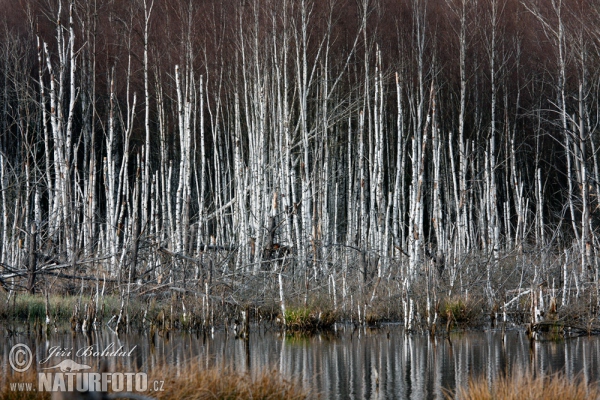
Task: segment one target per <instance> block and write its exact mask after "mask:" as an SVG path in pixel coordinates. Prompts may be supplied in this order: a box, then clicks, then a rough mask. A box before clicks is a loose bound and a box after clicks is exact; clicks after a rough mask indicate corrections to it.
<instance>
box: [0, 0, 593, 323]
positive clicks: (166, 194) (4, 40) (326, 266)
mask: <svg viewBox="0 0 600 400" xmlns="http://www.w3.org/2000/svg"><path fill="white" fill-rule="evenodd" d="M0 5H1V6H2V9H3V17H2V35H1V36H0V42H1V43H0V52H1V53H0V107H1V108H2V113H1V116H2V117H1V122H0V123H1V127H0V129H1V140H0V180H1V184H2V191H1V199H0V202H1V204H0V209H1V210H2V214H1V219H2V224H1V228H0V229H1V231H0V260H1V262H2V268H3V269H2V271H3V275H1V276H2V286H3V287H5V288H18V287H19V285H22V287H23V286H25V287H27V288H28V289H29V290H30V291H35V290H36V287H38V290H39V286H36V285H40V284H41V283H40V282H39V280H38V281H37V282H36V280H35V275H36V274H37V273H38V272H39V273H41V272H44V273H46V275H44V276H48V274H50V271H52V268H58V267H59V266H61V265H72V266H73V269H72V270H70V271H71V272H70V273H72V274H74V276H80V275H82V276H87V277H90V276H105V277H107V278H109V277H113V278H114V279H117V277H119V278H118V279H121V278H122V277H125V278H124V279H126V280H128V281H130V282H135V281H137V280H140V282H155V283H156V282H157V283H161V282H167V281H170V282H177V281H183V282H185V281H186V280H194V279H196V280H198V279H200V280H202V279H205V280H206V279H217V277H221V279H223V282H224V281H225V278H226V277H229V278H227V279H229V280H228V281H227V282H229V283H231V282H233V281H234V280H235V279H242V278H241V277H243V276H254V275H256V274H267V276H269V277H270V278H269V279H272V280H273V282H276V281H277V277H278V276H279V286H280V288H283V287H284V286H285V283H282V281H283V282H288V281H289V280H294V279H297V280H299V279H301V280H302V285H303V286H302V287H304V285H306V291H307V292H308V287H309V286H311V287H314V286H315V285H325V286H326V285H330V286H331V285H333V290H334V291H335V285H336V283H337V284H338V285H342V283H341V282H342V279H343V290H344V296H346V290H347V286H346V283H347V282H346V279H349V280H352V279H354V280H355V281H357V282H361V286H360V287H361V288H363V286H362V285H363V283H364V284H365V285H367V286H368V285H371V286H368V287H371V289H370V290H371V291H372V296H371V301H372V300H373V298H375V297H376V296H377V293H376V292H377V285H379V282H380V281H386V282H388V283H389V282H396V283H395V284H391V286H389V287H390V288H394V287H396V289H395V290H396V291H397V294H398V296H404V297H403V298H404V299H408V298H409V297H410V296H409V294H410V293H411V292H412V291H414V290H415V289H414V288H415V287H416V286H414V285H416V284H417V283H419V282H425V281H426V282H427V285H426V288H427V290H428V291H427V296H428V297H427V299H428V305H429V302H430V301H429V300H430V298H429V295H430V292H429V290H430V289H431V290H432V292H431V293H432V294H431V296H434V294H435V290H433V289H432V288H433V287H434V286H435V285H436V283H435V282H438V279H440V278H441V279H442V281H443V282H446V283H447V284H448V286H449V288H450V289H449V290H450V293H452V291H454V292H460V291H461V290H462V291H463V292H466V291H467V290H468V289H467V288H463V287H462V286H460V285H462V284H463V282H464V281H465V280H468V279H471V278H472V276H473V274H479V273H481V275H478V279H480V280H479V281H478V282H481V283H482V284H483V286H485V287H484V289H483V293H485V295H486V297H487V298H488V299H490V302H491V301H492V300H493V299H495V298H497V296H504V295H505V294H504V293H505V291H506V290H508V289H516V285H517V284H518V285H520V284H521V283H523V282H525V283H526V284H530V283H536V284H537V283H540V282H541V281H543V280H544V279H546V278H545V276H543V273H542V272H543V271H545V270H543V268H544V266H543V264H544V263H546V262H548V263H549V262H550V261H548V260H551V259H552V260H553V261H552V262H554V263H558V264H556V265H559V270H560V268H561V265H564V274H563V273H562V272H559V273H558V274H557V275H556V276H557V281H556V285H557V286H558V285H559V281H560V282H561V285H563V284H564V288H565V289H564V290H567V283H568V282H575V283H576V284H578V285H579V284H585V283H586V282H588V283H589V282H591V281H592V280H594V279H595V278H596V276H597V274H598V254H597V249H599V242H598V235H597V233H598V227H599V225H598V222H599V219H598V217H599V214H598V207H599V206H600V202H599V199H600V166H599V165H598V148H599V146H600V136H599V134H598V133H599V131H598V123H599V121H600V103H599V100H600V96H599V94H600V92H599V90H600V60H599V49H600V28H599V27H598V23H597V22H598V21H600V1H598V0H585V1H584V0H562V1H561V0H551V1H550V0H522V1H517V0H489V1H488V0H486V1H483V0H479V1H477V0H435V1H434V0H430V1H420V0H396V1H390V0H379V1H377V0H339V1H335V0H325V1H320V0H319V1H317V0H314V1H310V0H245V1H233V0H227V1H221V0H206V1H191V0H190V1H183V0H175V1H173V0H169V1H166V0H130V1H114V0H90V1H88V0H86V1H83V0H72V1H67V0H22V1H19V2H15V1H8V0H4V1H0ZM532 254H535V256H533V255H532ZM527 255H529V256H527ZM511 257H513V258H511ZM526 257H529V258H527V260H529V261H523V260H525V258H526ZM506 260H508V261H506ZM518 260H520V261H518ZM540 260H542V261H540ZM557 260H558V261H557ZM561 260H562V261H561ZM517 262H522V263H529V264H528V265H531V269H523V270H522V271H521V272H523V273H521V272H519V274H517V275H518V276H517V278H520V279H521V280H520V281H519V279H517V280H516V282H517V284H515V286H514V287H506V285H504V286H502V285H503V284H504V282H505V281H504V280H503V279H504V277H502V276H498V271H500V270H502V271H505V272H506V271H508V272H506V273H507V274H508V273H509V272H510V271H511V268H512V269H514V268H516V265H517ZM507 264H508V266H507ZM534 264H535V265H534ZM477 266H481V267H482V268H481V269H478V268H477ZM538 266H540V268H542V269H540V270H539V271H540V272H539V273H538V269H537V268H538ZM20 271H28V275H27V274H25V275H24V274H23V273H21V272H20ZM232 274H233V275H232ZM236 274H237V275H236ZM26 275H27V276H28V277H29V278H28V279H24V280H23V281H20V280H18V279H16V280H15V278H18V277H21V276H26ZM231 276H233V277H234V278H231ZM207 277H208V278H207ZM236 277H237V278H236ZM563 278H564V279H563ZM194 282H197V281H194ZM239 282H242V281H239ZM432 282H433V283H432ZM548 284H550V282H548ZM275 285H276V284H275ZM348 285H349V284H348ZM394 285H395V286H394ZM367 286H364V287H367ZM348 287H350V286H348ZM423 287H425V286H423ZM338 288H339V286H338ZM338 290H342V289H341V288H339V289H338ZM348 290H350V289H348ZM390 290H391V289H390ZM578 293H579V286H578ZM280 294H281V299H282V301H283V289H282V290H281V293H280ZM348 295H349V294H348ZM369 295H370V294H369ZM565 296H566V294H565ZM407 301H408V300H407ZM406 304H408V303H405V306H406V307H407V308H405V310H406V311H407V312H409V307H408V306H407V305H406ZM410 307H412V303H411V306H410ZM410 310H412V308H410Z"/></svg>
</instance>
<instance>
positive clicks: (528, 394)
mask: <svg viewBox="0 0 600 400" xmlns="http://www.w3.org/2000/svg"><path fill="white" fill-rule="evenodd" d="M447 398H448V399H452V398H456V399H461V400H588V399H600V388H599V387H598V385H597V384H590V385H588V384H586V383H584V382H583V381H581V380H580V379H575V380H572V379H569V378H567V377H565V376H564V374H560V373H558V374H553V375H547V376H537V377H534V376H533V375H532V374H523V373H516V374H513V375H512V376H509V377H501V378H498V379H497V380H496V381H494V382H493V383H492V384H489V382H488V381H487V380H486V379H485V377H481V378H479V379H475V380H470V381H469V384H468V385H467V386H466V387H461V388H458V389H457V390H456V393H454V394H450V395H448V396H447Z"/></svg>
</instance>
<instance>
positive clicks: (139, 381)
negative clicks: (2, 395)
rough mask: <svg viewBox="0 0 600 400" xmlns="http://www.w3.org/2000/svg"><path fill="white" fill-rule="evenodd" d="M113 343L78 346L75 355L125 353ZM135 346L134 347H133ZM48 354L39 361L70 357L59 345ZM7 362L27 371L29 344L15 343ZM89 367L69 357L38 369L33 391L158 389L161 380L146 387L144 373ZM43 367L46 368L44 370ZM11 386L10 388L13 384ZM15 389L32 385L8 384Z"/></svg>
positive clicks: (69, 352)
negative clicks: (78, 348) (94, 369)
mask: <svg viewBox="0 0 600 400" xmlns="http://www.w3.org/2000/svg"><path fill="white" fill-rule="evenodd" d="M113 347H114V344H111V345H109V346H108V347H107V348H106V349H104V350H102V351H100V350H94V349H92V346H90V347H87V348H84V349H80V350H78V351H77V352H76V354H77V355H79V354H85V355H95V356H108V357H110V356H113V357H115V356H120V357H122V356H126V355H131V352H132V351H133V349H132V350H130V351H129V352H125V351H123V350H122V347H119V348H118V349H117V350H112V351H111V348H113ZM134 348H135V347H134ZM49 353H50V355H49V356H48V357H46V358H45V359H43V360H42V361H40V364H44V363H46V362H48V360H49V359H50V357H52V356H71V354H72V352H71V351H65V350H61V349H60V348H59V347H51V348H50V349H49ZM9 362H10V366H11V367H12V369H13V370H14V371H16V372H25V371H27V370H28V369H29V368H30V367H31V365H32V363H33V355H32V353H31V349H30V348H29V346H27V345H26V344H23V343H19V344H16V345H14V346H13V347H12V349H11V350H10V353H9ZM91 368H92V367H91V366H89V365H87V364H80V363H78V362H76V361H74V360H72V359H69V358H67V359H64V360H62V361H61V362H59V363H58V364H56V365H52V366H49V367H44V368H40V369H41V370H44V372H38V374H37V378H38V379H37V380H38V382H37V391H40V392H41V391H46V392H76V391H77V392H109V391H110V392H146V391H162V390H164V389H163V383H164V381H154V382H152V384H151V385H150V387H149V386H148V375H147V374H146V373H144V372H87V370H89V369H91ZM45 370H48V372H46V371H45ZM13 386H14V387H13ZM11 389H12V390H15V391H32V390H33V385H32V384H31V382H28V383H15V385H11Z"/></svg>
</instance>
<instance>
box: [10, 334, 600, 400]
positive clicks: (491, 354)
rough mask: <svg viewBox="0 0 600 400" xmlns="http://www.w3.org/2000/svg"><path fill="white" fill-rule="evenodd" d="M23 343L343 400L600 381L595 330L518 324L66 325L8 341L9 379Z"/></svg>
mask: <svg viewBox="0 0 600 400" xmlns="http://www.w3.org/2000/svg"><path fill="white" fill-rule="evenodd" d="M18 343H25V344H27V345H28V346H29V347H30V348H31V349H32V352H33V354H34V358H35V361H34V362H35V364H36V365H37V367H38V369H40V368H45V367H48V366H54V365H56V364H58V363H59V362H60V361H62V360H63V359H65V358H71V359H73V360H75V361H76V362H78V363H81V364H87V365H91V366H92V368H98V367H99V365H100V362H102V361H103V360H104V362H107V364H108V367H109V369H110V370H117V371H139V370H151V369H153V368H155V367H157V366H159V365H161V364H163V363H165V362H166V363H170V364H172V365H174V366H176V368H182V367H183V366H184V365H186V363H199V364H200V366H202V367H204V368H210V367H214V366H218V367H224V366H228V367H229V368H232V369H234V370H236V371H240V372H245V371H252V372H254V373H255V372H257V371H262V370H264V369H277V370H279V371H280V372H281V373H282V374H283V375H284V376H287V377H294V378H296V379H298V380H299V381H300V382H301V384H302V386H303V387H304V388H305V389H306V390H308V391H310V392H311V393H313V394H314V395H315V396H316V395H320V396H321V397H322V398H338V399H387V398H397V399H426V398H432V399H442V398H444V393H446V392H447V391H448V390H452V389H454V388H455V387H456V386H457V385H464V384H466V383H467V381H468V379H469V377H473V376H480V375H485V376H486V377H487V378H488V379H493V378H495V377H496V376H498V375H499V374H503V373H506V372H511V371H512V370H521V371H532V372H534V373H535V374H548V373H552V372H555V371H558V370H564V372H565V374H566V375H567V376H568V377H571V378H572V377H575V376H576V375H580V376H581V378H582V379H584V380H585V381H586V382H593V381H596V380H597V379H598V377H599V374H600V339H598V338H597V337H591V338H588V337H583V338H576V339H571V340H567V341H562V342H535V343H533V344H530V342H529V340H528V339H527V337H526V336H525V334H524V333H523V332H520V331H508V332H506V334H505V335H504V336H503V334H502V333H501V332H499V331H487V332H467V333H460V334H454V335H453V336H452V337H451V342H450V341H448V340H446V339H442V338H437V339H433V340H432V339H430V338H429V337H426V336H417V335H412V336H405V335H404V333H403V331H402V329H401V328H400V327H397V326H393V325H389V326H384V327H383V328H382V329H379V330H368V329H358V330H355V329H353V328H352V327H340V328H339V329H338V331H337V332H336V333H335V334H329V335H324V334H322V335H316V336H314V337H310V338H306V337H295V336H288V337H282V336H281V335H280V334H279V333H278V332H277V331H276V330H274V329H272V328H269V327H267V326H261V327H255V328H254V329H253V330H252V333H251V335H250V340H249V342H248V344H246V342H244V341H243V340H235V339H233V338H232V337H230V336H229V337H228V336H227V335H226V334H225V332H216V333H215V334H213V335H202V334H200V335H196V334H184V333H171V334H170V335H166V336H163V335H158V334H157V335H156V336H155V337H153V338H150V337H149V336H148V335H145V334H129V335H122V336H121V337H117V336H116V335H115V334H114V333H112V332H110V331H103V332H97V333H96V332H95V333H93V334H92V335H91V336H90V337H85V336H83V335H81V334H79V335H77V336H73V335H71V333H70V332H66V331H63V332H62V333H61V332H59V333H53V334H51V336H50V337H49V338H48V339H47V340H46V339H44V340H41V341H36V340H35V339H34V338H33V337H30V336H28V335H26V334H25V333H21V334H18V335H16V336H10V337H6V338H5V340H3V341H0V360H1V365H0V370H1V372H2V374H1V376H2V377H4V376H6V375H7V374H10V373H12V370H11V367H10V364H9V353H10V349H11V348H12V346H13V345H15V344H18ZM57 348H58V349H60V351H57V350H56V349H57ZM81 349H88V350H87V351H82V350H81ZM89 349H93V350H94V351H96V352H100V353H101V352H102V351H104V356H101V355H98V354H89V353H90V351H89ZM69 352H70V353H69ZM51 354H54V355H53V356H52V357H49V355H51ZM47 358H48V360H47V361H46V360H45V359H47ZM42 361H46V362H44V363H43V364H40V362H42ZM166 389H167V390H168V388H166Z"/></svg>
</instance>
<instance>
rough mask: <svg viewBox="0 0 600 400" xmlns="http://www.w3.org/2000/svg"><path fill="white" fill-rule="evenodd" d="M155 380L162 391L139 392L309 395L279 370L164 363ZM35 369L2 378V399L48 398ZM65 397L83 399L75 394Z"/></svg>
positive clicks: (272, 397) (151, 377)
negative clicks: (27, 387) (24, 387)
mask: <svg viewBox="0 0 600 400" xmlns="http://www.w3.org/2000/svg"><path fill="white" fill-rule="evenodd" d="M155 380H158V381H162V382H163V384H162V389H163V390H164V391H162V392H151V391H149V392H145V393H137V394H141V395H144V396H151V397H153V398H156V399H186V400H187V399H191V400H196V399H198V400H201V399H232V400H233V399H240V400H244V399H264V400H267V399H268V400H279V399H281V400H284V399H291V400H300V399H307V398H308V397H309V395H308V394H307V393H306V392H304V391H303V390H302V389H301V388H300V386H299V385H298V384H297V383H296V382H293V381H290V380H287V379H285V378H284V377H283V376H281V374H280V373H278V372H277V371H262V372H259V373H256V374H248V373H243V372H236V371H233V370H231V369H225V370H222V369H218V368H212V369H208V370H205V369H202V368H201V367H199V366H197V365H187V366H185V367H182V368H176V367H175V366H173V365H165V366H163V367H159V368H153V369H152V370H151V371H149V372H148V389H149V390H152V388H153V382H154V381H155ZM20 382H31V383H33V388H34V390H33V391H19V390H14V388H13V386H14V385H15V384H17V383H20ZM37 387H38V382H37V375H36V373H35V372H27V373H24V374H20V373H14V374H8V375H7V376H5V377H2V379H0V400H49V399H50V398H51V393H50V392H44V391H42V392H38V391H36V390H35V389H37ZM62 398H70V399H84V398H88V397H83V396H78V393H77V392H75V393H72V394H71V395H66V396H64V397H62Z"/></svg>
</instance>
